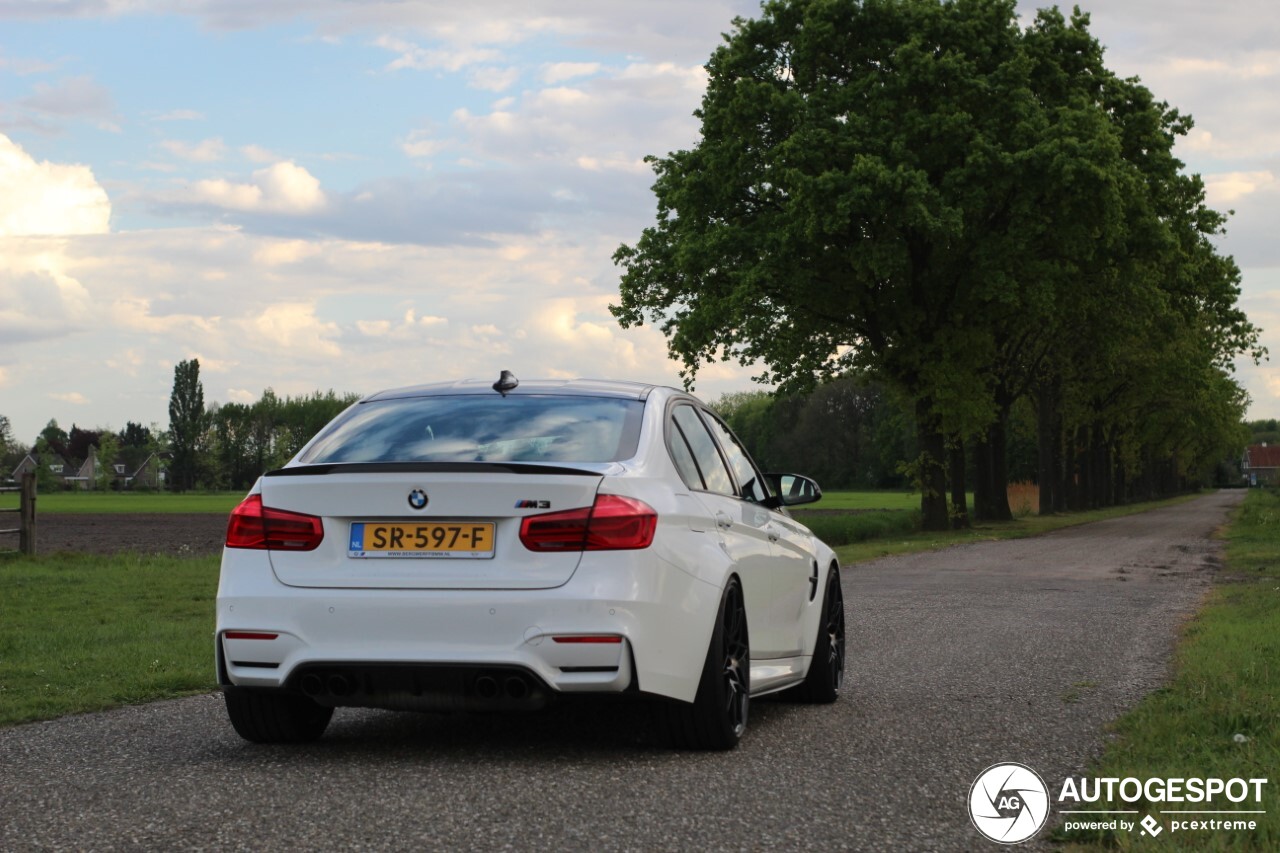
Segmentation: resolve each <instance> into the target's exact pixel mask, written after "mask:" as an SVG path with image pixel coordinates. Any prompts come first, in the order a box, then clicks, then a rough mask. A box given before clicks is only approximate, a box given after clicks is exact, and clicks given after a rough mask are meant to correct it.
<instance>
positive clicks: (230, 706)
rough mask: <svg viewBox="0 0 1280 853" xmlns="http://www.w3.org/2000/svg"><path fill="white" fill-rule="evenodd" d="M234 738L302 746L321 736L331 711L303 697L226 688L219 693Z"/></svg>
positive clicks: (292, 694) (330, 716) (266, 691)
mask: <svg viewBox="0 0 1280 853" xmlns="http://www.w3.org/2000/svg"><path fill="white" fill-rule="evenodd" d="M223 698H224V699H225V700H226V703H227V716H229V717H230V718H231V725H232V726H233V727H235V730H236V734H238V735H240V737H242V738H244V739H245V740H247V741H252V742H253V743H305V742H307V741H313V740H315V739H317V738H318V737H320V736H321V735H322V734H324V730H325V729H326V728H327V727H328V726H329V720H330V719H331V718H332V717H333V709H332V708H326V707H324V706H323V705H317V704H316V703H315V702H312V701H311V700H310V699H308V698H307V697H306V696H302V695H299V694H296V693H284V692H276V691H268V690H245V689H240V688H234V687H233V688H229V689H227V690H226V691H225V692H224V693H223Z"/></svg>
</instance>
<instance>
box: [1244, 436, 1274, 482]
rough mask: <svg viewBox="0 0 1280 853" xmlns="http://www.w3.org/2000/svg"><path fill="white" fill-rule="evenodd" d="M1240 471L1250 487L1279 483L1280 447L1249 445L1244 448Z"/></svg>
mask: <svg viewBox="0 0 1280 853" xmlns="http://www.w3.org/2000/svg"><path fill="white" fill-rule="evenodd" d="M1240 469H1241V470H1242V471H1243V472H1244V476H1245V477H1246V478H1247V479H1248V481H1249V485H1250V486H1264V485H1275V484H1276V483H1280V445H1267V444H1265V443H1264V444H1251V445H1249V446H1248V447H1246V448H1245V451H1244V459H1243V460H1242V461H1241V462H1240Z"/></svg>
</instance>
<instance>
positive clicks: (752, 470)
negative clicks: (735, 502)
mask: <svg viewBox="0 0 1280 853" xmlns="http://www.w3.org/2000/svg"><path fill="white" fill-rule="evenodd" d="M707 422H708V423H709V424H710V425H711V431H712V432H713V433H714V434H715V436H716V439H717V440H718V441H719V442H720V448H721V449H722V450H724V455H725V458H727V459H728V460H729V467H730V468H732V469H733V476H734V477H736V478H737V480H738V484H739V486H740V487H741V488H742V497H743V498H745V499H746V500H749V501H752V502H753V503H760V502H761V501H763V500H764V499H765V498H767V497H769V491H768V489H767V487H766V486H765V484H764V477H762V476H760V472H759V471H758V470H756V466H755V463H754V462H752V461H751V457H750V456H748V455H747V451H746V450H744V449H743V447H742V445H741V444H739V443H738V439H737V438H735V437H734V435H733V433H732V432H730V431H729V428H728V427H727V426H725V425H724V424H723V423H721V422H720V419H719V418H715V417H708V418H707Z"/></svg>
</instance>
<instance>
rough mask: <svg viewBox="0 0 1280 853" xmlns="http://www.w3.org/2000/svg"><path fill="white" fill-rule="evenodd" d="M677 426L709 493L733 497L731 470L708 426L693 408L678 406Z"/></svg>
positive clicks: (676, 414) (676, 413)
mask: <svg viewBox="0 0 1280 853" xmlns="http://www.w3.org/2000/svg"><path fill="white" fill-rule="evenodd" d="M671 416H672V418H673V419H674V420H675V425H676V426H677V427H678V428H679V430H680V433H681V435H683V436H684V439H685V441H687V442H688V443H689V451H690V452H691V453H692V454H693V460H694V462H695V463H696V464H697V466H698V471H699V472H700V473H701V474H702V482H703V483H704V484H705V486H706V490H707V491H708V492H719V493H720V494H722V495H732V494H734V490H733V479H732V478H731V477H730V476H729V469H728V468H726V467H725V464H724V459H722V458H721V456H720V451H719V450H717V449H716V442H715V439H713V438H712V437H711V433H709V432H707V428H706V426H705V425H704V424H703V423H702V419H701V418H699V417H698V413H697V412H695V411H694V410H693V407H692V406H676V408H675V411H673V412H672V415H671Z"/></svg>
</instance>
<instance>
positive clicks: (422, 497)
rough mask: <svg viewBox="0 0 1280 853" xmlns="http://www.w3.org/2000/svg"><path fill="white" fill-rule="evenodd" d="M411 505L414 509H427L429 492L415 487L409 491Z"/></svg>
mask: <svg viewBox="0 0 1280 853" xmlns="http://www.w3.org/2000/svg"><path fill="white" fill-rule="evenodd" d="M409 506H411V507H413V508H414V509H426V506H427V493H426V492H424V491H422V489H414V490H413V491H412V492H410V493H409Z"/></svg>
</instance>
